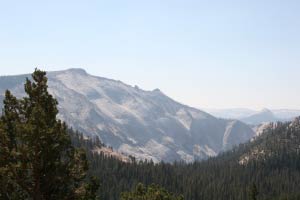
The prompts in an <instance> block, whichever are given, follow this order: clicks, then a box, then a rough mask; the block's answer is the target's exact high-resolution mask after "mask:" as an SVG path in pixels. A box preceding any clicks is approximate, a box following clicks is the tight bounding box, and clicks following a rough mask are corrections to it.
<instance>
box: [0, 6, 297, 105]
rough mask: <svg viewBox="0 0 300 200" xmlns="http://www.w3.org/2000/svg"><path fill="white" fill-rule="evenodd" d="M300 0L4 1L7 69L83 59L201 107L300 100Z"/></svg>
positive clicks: (0, 13)
mask: <svg viewBox="0 0 300 200" xmlns="http://www.w3.org/2000/svg"><path fill="white" fill-rule="evenodd" d="M299 10H300V1H299V0H284V1H283V0H226V1H224V0H211V1H207V0H205V1H204V0H109V1H108V0H85V1H82V0H72V1H68V0H51V1H46V0H45V1H40V0H36V1H33V0H26V1H24V0H19V1H16V0H9V1H7V0H0V74H1V75H13V74H23V73H30V72H32V71H33V70H34V68H36V67H38V68H40V69H43V70H47V71H52V70H62V69H67V68H83V69H85V70H86V71H87V72H88V73H90V74H93V75H97V76H101V77H107V78H112V79H116V80H121V81H123V82H125V83H128V84H131V85H138V86H139V87H140V88H143V89H145V90H153V89H155V88H159V89H161V90H162V91H163V92H164V93H165V94H166V95H168V96H170V97H172V98H174V99H175V100H177V101H179V102H182V103H184V104H187V105H190V106H194V107H198V108H236V107H239V108H242V107H244V108H252V109H261V108H266V107H267V108H271V109H278V108H291V109H300V95H299V92H300V78H299V77H300V12H299Z"/></svg>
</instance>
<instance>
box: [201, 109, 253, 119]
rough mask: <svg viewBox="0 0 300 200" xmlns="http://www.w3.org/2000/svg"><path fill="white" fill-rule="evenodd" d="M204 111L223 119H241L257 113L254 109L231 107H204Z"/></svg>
mask: <svg viewBox="0 0 300 200" xmlns="http://www.w3.org/2000/svg"><path fill="white" fill-rule="evenodd" d="M204 110H205V111H206V112H208V113H210V114H212V115H214V116H216V117H221V118H224V119H241V118H244V117H248V116H250V115H253V114H255V113H257V111H255V110H251V109H248V108H232V109H204Z"/></svg>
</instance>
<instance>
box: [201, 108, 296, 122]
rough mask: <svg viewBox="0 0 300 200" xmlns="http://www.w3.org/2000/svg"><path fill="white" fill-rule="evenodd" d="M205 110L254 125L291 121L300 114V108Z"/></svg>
mask: <svg viewBox="0 0 300 200" xmlns="http://www.w3.org/2000/svg"><path fill="white" fill-rule="evenodd" d="M205 111H207V112H208V113H210V114H212V115H214V116H217V117H221V118H225V119H238V120H241V121H244V122H245V123H249V124H252V125H259V124H262V123H266V122H276V121H282V122H285V121H291V120H293V119H294V118H295V117H298V116H300V110H296V109H294V110H293V109H272V110H270V109H263V110H261V111H255V110H251V109H247V108H233V109H205Z"/></svg>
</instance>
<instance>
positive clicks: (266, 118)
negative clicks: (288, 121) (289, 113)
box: [240, 109, 279, 125]
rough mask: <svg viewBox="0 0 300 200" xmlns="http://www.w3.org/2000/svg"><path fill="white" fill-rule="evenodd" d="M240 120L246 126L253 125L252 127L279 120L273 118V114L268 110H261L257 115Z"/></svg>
mask: <svg viewBox="0 0 300 200" xmlns="http://www.w3.org/2000/svg"><path fill="white" fill-rule="evenodd" d="M240 120H241V121H243V122H245V123H247V124H253V125H256V124H261V123H266V122H276V121H279V119H278V118H277V117H275V115H274V114H273V112H272V111H271V110H269V109H263V110H261V111H260V112H258V113H255V114H253V115H250V116H249V117H245V118H242V119H240Z"/></svg>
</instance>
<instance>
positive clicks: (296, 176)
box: [71, 118, 300, 200]
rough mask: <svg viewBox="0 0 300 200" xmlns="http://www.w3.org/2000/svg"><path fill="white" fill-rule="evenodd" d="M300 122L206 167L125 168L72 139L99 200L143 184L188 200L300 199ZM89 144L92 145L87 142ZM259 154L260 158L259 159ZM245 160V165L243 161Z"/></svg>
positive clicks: (147, 165)
mask: <svg viewBox="0 0 300 200" xmlns="http://www.w3.org/2000/svg"><path fill="white" fill-rule="evenodd" d="M299 124H300V123H299V118H298V119H295V121H293V122H289V123H277V124H274V126H270V128H269V129H267V130H265V133H264V134H263V135H262V136H261V137H259V138H257V139H256V140H255V141H253V142H249V143H247V144H243V145H240V146H239V147H236V148H234V149H233V150H232V151H229V152H227V153H224V154H223V155H220V156H218V157H216V158H210V159H208V160H206V161H203V162H195V163H192V164H186V163H173V164H167V163H160V164H154V163H152V162H135V161H134V159H133V162H131V163H124V162H122V161H120V160H118V159H116V158H114V157H107V156H104V155H103V154H95V153H91V151H90V150H91V149H93V148H94V146H95V145H96V146H97V145H99V144H97V142H95V141H94V142H92V141H91V140H86V139H83V137H82V136H80V135H78V134H74V133H71V135H72V138H73V141H74V144H75V145H76V146H78V147H79V146H81V147H84V148H86V149H87V152H88V159H89V161H90V164H91V170H90V173H91V174H93V175H96V176H97V177H99V179H100V182H101V187H100V188H101V189H100V196H102V198H103V199H119V197H120V193H121V192H122V191H126V190H130V189H131V188H132V187H135V185H137V184H138V183H139V182H141V183H143V184H145V185H149V184H152V183H155V184H158V185H161V186H163V187H165V188H166V189H167V190H169V191H171V192H174V193H176V194H183V195H184V199H186V200H201V199H204V200H206V199H210V200H214V199H215V200H222V199H224V200H228V199H232V200H235V199H236V200H243V199H253V198H254V197H253V195H252V197H251V194H253V192H254V194H255V189H253V188H257V191H258V195H254V196H257V199H262V200H267V199H278V200H279V199H280V200H281V199H289V200H291V199H295V200H296V199H299V198H300V191H299V185H300V156H299V145H300V125H299ZM88 141H89V142H88ZM257 152H259V153H257ZM245 158H247V162H241V160H243V159H245Z"/></svg>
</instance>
